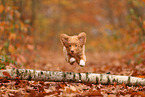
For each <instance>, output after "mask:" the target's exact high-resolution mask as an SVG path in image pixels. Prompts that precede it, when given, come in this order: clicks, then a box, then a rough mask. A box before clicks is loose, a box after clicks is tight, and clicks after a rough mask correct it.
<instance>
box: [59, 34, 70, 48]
mask: <svg viewBox="0 0 145 97" xmlns="http://www.w3.org/2000/svg"><path fill="white" fill-rule="evenodd" d="M68 38H69V36H68V35H66V34H61V35H60V41H61V43H62V44H63V45H64V46H67V45H68Z"/></svg>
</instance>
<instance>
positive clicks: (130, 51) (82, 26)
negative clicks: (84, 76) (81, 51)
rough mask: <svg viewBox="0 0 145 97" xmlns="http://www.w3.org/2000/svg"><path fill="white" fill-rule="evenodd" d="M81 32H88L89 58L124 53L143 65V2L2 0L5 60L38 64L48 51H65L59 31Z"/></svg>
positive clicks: (0, 33)
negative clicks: (94, 54)
mask: <svg viewBox="0 0 145 97" xmlns="http://www.w3.org/2000/svg"><path fill="white" fill-rule="evenodd" d="M80 32H86V34H87V44H86V52H87V53H88V56H89V53H90V55H91V54H92V53H97V52H98V53H100V52H104V53H106V52H120V53H122V54H124V57H123V58H124V59H127V63H128V64H140V63H142V64H144V62H145V60H144V59H145V0H0V53H1V55H2V56H1V62H3V63H5V64H7V62H11V63H13V64H25V65H26V64H31V62H36V63H39V62H38V60H40V58H41V57H42V56H43V55H44V54H47V55H45V57H43V58H44V59H45V60H47V59H50V58H48V57H46V56H51V55H53V56H54V55H58V54H59V53H56V52H62V46H61V44H60V41H59V35H60V34H61V33H66V34H68V35H75V34H79V33H80ZM46 52H49V53H46ZM41 53H43V54H42V56H40V55H39V54H41ZM50 53H52V54H50ZM60 55H61V53H60ZM98 56H101V55H98ZM102 56H103V57H102V58H104V57H105V56H107V53H106V55H105V54H104V55H102ZM115 56H119V55H115ZM33 57H34V58H33ZM60 57H61V56H60ZM54 58H56V57H55V56H54V57H53V58H52V59H54ZM90 58H91V57H90ZM62 59H63V60H64V58H62ZM14 60H16V63H14V62H15V61H14ZM32 60H33V61H32ZM56 60H58V59H57V58H56ZM96 60H97V59H96ZM54 61H55V60H54ZM102 61H103V60H102ZM131 62H132V63H131ZM47 63H48V61H47V62H44V60H43V62H42V61H41V62H40V64H47ZM54 64H55V63H54ZM90 64H91V63H90ZM92 64H93V63H92ZM2 65H3V64H2ZM35 66H36V65H35ZM20 67H21V68H23V66H22V65H21V66H20ZM28 68H30V67H28Z"/></svg>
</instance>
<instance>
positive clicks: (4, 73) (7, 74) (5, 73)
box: [3, 72, 12, 78]
mask: <svg viewBox="0 0 145 97" xmlns="http://www.w3.org/2000/svg"><path fill="white" fill-rule="evenodd" d="M3 75H5V76H7V77H9V78H12V77H11V76H10V74H9V73H8V72H3Z"/></svg>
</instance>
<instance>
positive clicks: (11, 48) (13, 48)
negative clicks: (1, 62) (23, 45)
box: [8, 44, 15, 53]
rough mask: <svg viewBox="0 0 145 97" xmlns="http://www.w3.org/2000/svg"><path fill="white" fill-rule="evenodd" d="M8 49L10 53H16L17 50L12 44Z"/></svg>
mask: <svg viewBox="0 0 145 97" xmlns="http://www.w3.org/2000/svg"><path fill="white" fill-rule="evenodd" d="M8 50H9V52H10V53H14V52H15V47H14V46H13V45H11V44H10V45H9V48H8Z"/></svg>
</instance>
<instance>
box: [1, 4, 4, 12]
mask: <svg viewBox="0 0 145 97" xmlns="http://www.w3.org/2000/svg"><path fill="white" fill-rule="evenodd" d="M3 10H4V6H3V5H0V13H2V12H3Z"/></svg>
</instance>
